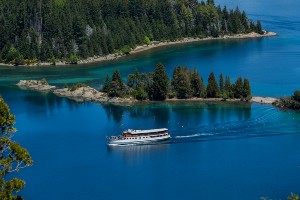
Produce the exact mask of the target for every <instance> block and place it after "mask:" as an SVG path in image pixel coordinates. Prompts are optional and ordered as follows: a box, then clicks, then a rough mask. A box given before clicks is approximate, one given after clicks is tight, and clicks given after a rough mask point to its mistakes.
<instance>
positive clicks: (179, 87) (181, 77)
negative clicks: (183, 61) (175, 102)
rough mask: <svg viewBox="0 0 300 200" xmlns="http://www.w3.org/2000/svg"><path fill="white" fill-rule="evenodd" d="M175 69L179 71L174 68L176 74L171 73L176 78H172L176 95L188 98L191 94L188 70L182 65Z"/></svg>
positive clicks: (180, 97)
mask: <svg viewBox="0 0 300 200" xmlns="http://www.w3.org/2000/svg"><path fill="white" fill-rule="evenodd" d="M177 69H179V71H178V72H177V71H176V70H174V72H175V73H176V75H173V77H176V79H175V80H173V83H174V82H176V87H175V91H176V96H177V98H179V99H186V98H190V97H191V96H192V88H191V73H190V70H189V69H188V68H182V67H178V68H177Z"/></svg>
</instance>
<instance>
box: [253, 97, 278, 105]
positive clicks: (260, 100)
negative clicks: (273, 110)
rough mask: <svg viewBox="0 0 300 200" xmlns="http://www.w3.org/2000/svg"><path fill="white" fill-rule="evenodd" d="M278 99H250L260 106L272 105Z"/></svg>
mask: <svg viewBox="0 0 300 200" xmlns="http://www.w3.org/2000/svg"><path fill="white" fill-rule="evenodd" d="M277 100H278V99H276V98H273V97H252V99H251V101H252V102H255V103H260V104H273V103H275V102H276V101H277Z"/></svg>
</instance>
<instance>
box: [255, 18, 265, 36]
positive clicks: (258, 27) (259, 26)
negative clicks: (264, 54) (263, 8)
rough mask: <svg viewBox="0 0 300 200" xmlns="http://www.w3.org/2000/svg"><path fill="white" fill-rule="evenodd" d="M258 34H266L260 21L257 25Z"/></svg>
mask: <svg viewBox="0 0 300 200" xmlns="http://www.w3.org/2000/svg"><path fill="white" fill-rule="evenodd" d="M256 32H257V33H259V34H261V35H263V34H264V32H263V30H262V27H261V22H260V21H259V20H258V21H257V24H256Z"/></svg>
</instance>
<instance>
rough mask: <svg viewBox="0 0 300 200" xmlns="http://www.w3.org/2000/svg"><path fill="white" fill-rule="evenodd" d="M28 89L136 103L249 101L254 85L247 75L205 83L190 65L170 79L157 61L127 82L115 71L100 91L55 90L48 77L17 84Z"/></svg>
mask: <svg viewBox="0 0 300 200" xmlns="http://www.w3.org/2000/svg"><path fill="white" fill-rule="evenodd" d="M17 85H18V86H20V87H25V88H26V89H33V90H38V91H53V93H54V94H56V95H58V96H64V97H68V98H71V99H75V100H82V101H94V102H98V103H103V102H109V103H134V102H141V101H148V102H149V101H166V100H167V101H178V100H185V101H186V100H188V101H189V100H193V101H226V100H230V101H250V100H251V98H252V96H251V86H250V82H249V80H248V79H247V78H245V79H242V78H241V77H239V78H238V79H237V80H236V81H235V82H234V83H231V81H230V77H229V76H226V78H224V77H223V75H222V74H220V76H219V80H218V81H217V78H216V76H215V74H214V73H213V72H211V73H210V75H209V77H208V81H207V86H205V83H204V79H203V77H201V75H200V74H199V72H198V71H197V69H196V68H194V69H193V71H191V70H190V69H189V68H188V67H182V66H177V67H175V68H174V71H173V75H172V78H171V79H170V78H169V75H168V74H167V72H166V70H165V67H164V66H163V65H162V64H158V65H157V66H156V68H155V69H154V71H153V72H151V73H139V72H138V70H137V69H136V70H135V71H134V73H133V74H129V75H128V77H127V79H126V81H125V82H124V81H123V80H122V78H121V74H120V72H119V71H118V70H116V71H115V72H114V73H113V75H112V76H111V77H110V76H109V75H107V76H106V80H105V82H104V84H103V85H102V87H101V88H100V89H99V90H96V89H94V88H91V87H89V86H87V85H85V84H82V83H78V84H75V85H73V86H70V87H69V86H68V85H65V86H64V88H62V89H56V87H55V86H51V85H49V84H48V83H47V81H46V80H45V79H42V80H40V81H36V80H27V81H26V80H21V81H20V82H19V83H18V84H17Z"/></svg>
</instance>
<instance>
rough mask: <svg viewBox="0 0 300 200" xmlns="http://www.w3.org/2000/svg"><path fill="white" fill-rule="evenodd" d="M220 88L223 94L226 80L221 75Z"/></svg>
mask: <svg viewBox="0 0 300 200" xmlns="http://www.w3.org/2000/svg"><path fill="white" fill-rule="evenodd" d="M219 87H220V92H221V94H223V92H224V87H225V86H224V79H223V75H222V74H220V79H219Z"/></svg>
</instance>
